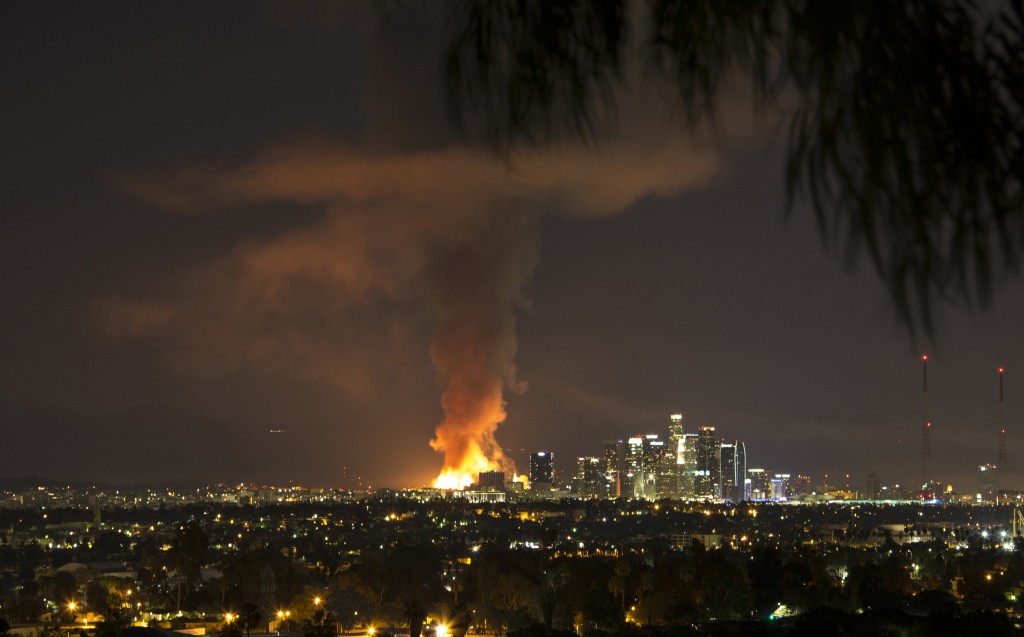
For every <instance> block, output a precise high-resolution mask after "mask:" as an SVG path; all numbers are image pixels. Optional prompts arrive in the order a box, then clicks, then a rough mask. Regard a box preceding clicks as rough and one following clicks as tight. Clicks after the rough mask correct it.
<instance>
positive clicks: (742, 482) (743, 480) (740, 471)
mask: <svg viewBox="0 0 1024 637" xmlns="http://www.w3.org/2000/svg"><path fill="white" fill-rule="evenodd" d="M733 499H734V500H736V501H737V502H739V501H740V500H750V476H749V475H748V474H747V445H746V444H744V443H743V441H742V440H737V441H736V496H735V498H733Z"/></svg>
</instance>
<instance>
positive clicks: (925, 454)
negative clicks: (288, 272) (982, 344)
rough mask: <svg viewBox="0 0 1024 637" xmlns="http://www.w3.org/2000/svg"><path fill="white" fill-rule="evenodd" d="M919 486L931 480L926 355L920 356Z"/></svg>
mask: <svg viewBox="0 0 1024 637" xmlns="http://www.w3.org/2000/svg"><path fill="white" fill-rule="evenodd" d="M921 379H922V381H923V382H922V386H921V487H922V488H926V486H925V485H927V484H928V483H929V482H931V481H932V467H931V465H932V438H931V429H932V423H930V422H928V355H927V354H924V355H922V356H921Z"/></svg>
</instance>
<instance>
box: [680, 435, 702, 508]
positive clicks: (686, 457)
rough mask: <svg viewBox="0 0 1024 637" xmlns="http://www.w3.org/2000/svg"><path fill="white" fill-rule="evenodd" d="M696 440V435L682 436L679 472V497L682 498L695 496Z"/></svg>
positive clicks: (697, 438)
mask: <svg viewBox="0 0 1024 637" xmlns="http://www.w3.org/2000/svg"><path fill="white" fill-rule="evenodd" d="M698 440H699V436H698V435H697V434H683V440H682V442H681V444H682V445H683V463H682V465H680V472H679V496H680V497H683V498H692V497H695V496H696V479H697V442H698Z"/></svg>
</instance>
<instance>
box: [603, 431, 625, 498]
mask: <svg viewBox="0 0 1024 637" xmlns="http://www.w3.org/2000/svg"><path fill="white" fill-rule="evenodd" d="M601 458H602V460H603V461H604V483H605V493H606V495H607V496H608V497H609V498H617V497H619V496H620V495H622V490H621V481H620V476H621V474H622V466H623V461H624V460H625V453H624V447H623V444H622V441H621V440H605V441H604V446H603V453H602V454H601Z"/></svg>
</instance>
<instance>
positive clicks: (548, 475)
mask: <svg viewBox="0 0 1024 637" xmlns="http://www.w3.org/2000/svg"><path fill="white" fill-rule="evenodd" d="M554 484H555V458H554V454H552V453H551V452H550V451H536V452H534V453H531V454H530V489H550V488H551V487H553V486H554Z"/></svg>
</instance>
